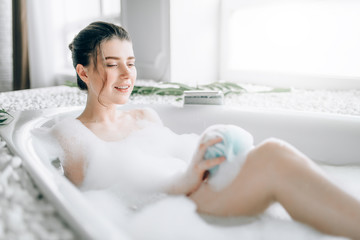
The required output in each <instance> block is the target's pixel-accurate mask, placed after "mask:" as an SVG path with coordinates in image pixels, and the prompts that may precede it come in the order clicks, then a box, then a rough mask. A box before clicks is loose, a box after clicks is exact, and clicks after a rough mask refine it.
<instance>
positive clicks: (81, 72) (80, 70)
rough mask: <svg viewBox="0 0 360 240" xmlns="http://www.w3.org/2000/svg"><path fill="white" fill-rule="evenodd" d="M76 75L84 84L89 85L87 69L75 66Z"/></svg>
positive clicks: (79, 65)
mask: <svg viewBox="0 0 360 240" xmlns="http://www.w3.org/2000/svg"><path fill="white" fill-rule="evenodd" d="M76 73H77V74H78V75H79V77H80V78H81V80H83V81H84V82H85V83H86V84H88V83H89V77H88V72H87V68H85V67H84V66H83V65H82V64H78V65H76Z"/></svg>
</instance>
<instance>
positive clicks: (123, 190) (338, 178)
mask: <svg viewBox="0 0 360 240" xmlns="http://www.w3.org/2000/svg"><path fill="white" fill-rule="evenodd" d="M56 127H60V128H62V129H66V130H65V131H63V134H65V135H66V138H68V139H71V144H69V145H68V147H69V151H70V153H72V154H74V155H75V156H76V155H77V154H79V153H80V152H81V153H82V154H83V156H85V159H87V161H86V177H85V179H84V182H83V184H82V186H81V187H80V190H81V191H82V192H83V194H84V197H85V198H86V199H87V200H88V201H89V202H91V203H92V204H93V206H94V208H96V209H97V210H98V211H100V212H101V213H102V214H104V215H106V216H107V217H108V218H109V220H110V221H112V222H114V223H115V224H117V225H118V226H119V228H122V229H124V231H126V232H127V233H128V234H129V235H130V236H131V237H132V238H134V239H179V240H180V239H181V240H182V239H214V240H215V239H216V240H218V239H240V238H241V239H342V238H338V237H331V236H327V235H324V234H321V233H319V232H317V231H315V230H313V229H312V228H310V227H308V226H306V225H303V224H301V223H298V222H295V221H292V220H291V218H290V217H289V215H288V214H287V213H286V211H285V210H284V209H283V208H282V207H281V206H280V205H279V204H274V205H273V206H271V207H270V208H269V209H268V210H267V211H266V212H265V213H264V214H261V215H259V216H255V217H227V218H221V217H213V216H207V215H202V214H199V213H197V212H196V206H195V204H194V203H193V202H192V201H191V200H190V199H188V198H186V197H185V196H168V195H166V194H164V193H162V190H163V188H164V184H169V183H171V181H174V180H175V177H174V176H176V175H177V174H181V172H183V171H185V169H186V168H187V166H188V163H189V161H190V160H191V159H192V154H193V153H194V151H195V149H196V147H197V145H198V142H199V136H198V135H196V134H191V133H189V134H183V135H178V134H175V133H173V132H172V131H171V130H170V129H168V128H166V127H163V126H160V125H153V124H150V123H148V124H147V125H144V126H143V128H142V129H141V130H137V131H134V132H133V133H132V134H131V135H130V136H128V137H127V138H126V139H124V140H122V141H118V142H105V141H103V140H101V139H100V138H98V137H96V136H95V135H94V134H93V133H92V132H91V131H90V130H88V129H87V128H86V127H85V126H84V125H82V124H81V122H79V121H78V120H74V119H71V120H65V121H63V123H60V124H58V125H57V126H56ZM55 131H56V128H55ZM64 137H65V136H64ZM63 147H64V146H63ZM63 157H64V156H63ZM322 168H323V169H324V170H325V171H326V172H327V173H328V174H329V177H330V179H331V180H333V181H334V182H335V183H336V184H338V185H339V186H340V187H341V188H343V189H344V190H345V191H348V192H349V193H350V194H352V195H354V196H356V197H357V198H359V199H360V188H358V187H357V186H358V184H356V183H359V182H360V174H359V173H360V169H359V167H350V166H347V167H332V166H322Z"/></svg>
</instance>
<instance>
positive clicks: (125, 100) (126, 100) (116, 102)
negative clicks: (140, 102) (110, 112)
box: [115, 98, 129, 105]
mask: <svg viewBox="0 0 360 240" xmlns="http://www.w3.org/2000/svg"><path fill="white" fill-rule="evenodd" d="M128 101H129V98H123V99H118V100H117V101H115V104H118V105H123V104H126V103H127V102H128Z"/></svg>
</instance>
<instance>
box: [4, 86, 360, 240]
mask: <svg viewBox="0 0 360 240" xmlns="http://www.w3.org/2000/svg"><path fill="white" fill-rule="evenodd" d="M137 83H138V84H139V85H143V84H145V83H148V84H149V85H151V86H154V85H156V84H157V83H156V82H151V83H150V82H149V81H147V80H146V81H140V80H137ZM249 86H250V87H246V88H247V89H250V90H249V91H250V92H251V91H259V90H260V91H261V90H263V89H262V88H261V87H260V88H259V87H258V86H252V85H249ZM177 98H178V97H172V96H170V97H167V96H157V95H155V96H140V95H139V96H136V97H132V98H131V102H132V103H135V104H169V103H171V104H174V105H179V106H181V105H182V102H181V101H175V100H176V99H177ZM359 101H360V90H354V89H353V90H347V91H337V90H311V91H305V90H299V89H293V90H292V91H291V92H290V93H271V94H262V93H259V94H254V93H251V94H241V95H236V94H229V95H227V96H226V97H225V99H224V104H225V105H232V106H237V107H240V108H249V107H251V108H258V109H267V110H268V109H282V110H283V109H290V110H299V111H312V112H327V113H340V114H347V115H359V116H360V105H359V104H358V103H359ZM85 103H86V93H84V92H83V91H80V90H79V89H77V88H70V87H65V86H58V87H50V88H39V89H30V90H24V91H13V92H3V93H0V108H3V109H6V110H7V111H10V112H11V111H22V110H28V109H29V110H34V109H41V108H57V107H66V106H83V105H84V104H85ZM299 103H301V104H299ZM5 145H6V144H5V142H4V141H0V174H2V170H3V169H4V168H5V167H6V165H7V164H8V162H9V161H11V159H12V157H13V156H12V154H11V153H10V152H9V150H8V149H7V147H4V146H5ZM14 171H16V172H17V174H18V175H19V177H20V181H14V182H11V184H10V185H9V186H8V188H11V189H15V190H14V191H13V192H14V193H13V195H12V198H11V199H5V198H3V196H4V192H5V191H7V190H6V189H5V188H4V186H2V185H1V184H0V215H1V214H5V212H6V211H11V209H12V208H10V207H9V206H12V205H18V206H20V207H21V208H22V209H23V210H24V211H23V212H24V215H25V216H24V222H25V224H27V225H28V224H30V223H33V222H38V224H43V222H44V221H47V220H48V219H49V218H52V219H56V220H58V221H59V222H61V220H60V219H59V216H58V215H56V213H53V214H48V213H42V212H41V210H42V208H43V206H45V205H51V204H50V203H49V202H47V201H46V200H45V199H41V200H38V198H37V197H38V195H36V194H33V195H31V194H30V193H29V192H28V190H27V187H30V188H33V186H32V185H33V184H32V183H31V184H29V185H27V184H24V183H23V182H24V181H30V182H31V179H30V178H29V177H28V174H27V173H26V171H25V170H24V169H23V168H22V166H19V168H18V169H15V170H14ZM329 171H330V172H331V171H332V170H329ZM344 171H345V170H344ZM354 171H355V170H354ZM335 172H336V171H335ZM346 176H347V174H346V173H344V174H339V176H338V177H336V180H339V179H341V178H342V177H344V178H346ZM358 178H359V174H357V175H354V176H352V179H351V180H349V181H347V180H346V181H344V184H342V187H344V188H345V189H346V188H347V186H348V184H352V186H353V187H351V189H350V190H347V191H350V192H352V191H354V190H356V187H355V186H354V184H353V183H355V182H359V181H360V180H359V179H358ZM24 179H25V180H24ZM32 191H33V190H32ZM357 196H360V194H358V195H357ZM15 199H17V200H15ZM36 203H38V204H36ZM175 207H176V206H175ZM29 209H31V210H29ZM155 214H156V213H155ZM39 216H43V217H41V218H39ZM171 217H172V218H176V217H174V216H171ZM38 218H39V219H40V220H37V219H38ZM149 218H151V216H150V217H149ZM146 220H147V219H146V217H144V222H143V224H144V225H145V226H147V222H146ZM139 221H140V220H139ZM282 224H283V225H282ZM291 224H292V222H290V223H289V222H281V226H280V223H279V226H278V228H279V229H286V230H289V229H288V226H292V225H291ZM273 225H274V224H273ZM164 226H166V225H164ZM270 226H272V225H271V224H269V228H270ZM163 228H164V227H163ZM144 229H147V230H148V231H150V230H149V228H148V227H147V228H144ZM274 229H276V227H274ZM250 230H251V229H250ZM47 231H48V236H49V237H51V238H47V239H69V240H70V239H75V237H74V233H73V232H72V230H70V229H69V228H68V227H67V226H65V225H64V226H63V227H62V228H61V229H57V230H54V231H53V234H51V233H50V230H47ZM134 231H135V230H134ZM138 231H139V234H141V229H138ZM256 231H258V232H261V231H262V229H256ZM269 231H270V230H269ZM305 233H306V231H305ZM259 234H260V233H258V235H259ZM276 234H280V233H279V232H278V233H277V232H274V233H273V234H269V235H267V236H264V239H272V238H274V237H276V236H275V235H276ZM297 234H300V235H301V234H302V232H301V231H296V234H293V235H291V236H290V237H289V239H292V238H293V237H296V235H297ZM54 235H55V236H54ZM174 235H175V234H174ZM144 236H145V239H147V237H148V236H149V235H145V234H144ZM150 236H151V234H150ZM244 236H245V237H246V236H248V237H249V238H250V237H251V231H249V232H248V233H247V234H244ZM0 239H26V240H32V239H34V240H35V239H39V237H38V236H37V235H35V234H34V233H33V232H31V231H25V232H22V233H15V232H11V231H9V228H8V227H7V223H6V222H4V220H3V219H2V218H0ZM221 239H223V238H221ZM303 239H308V238H305V237H304V238H303ZM323 239H340V238H336V237H328V236H327V237H323Z"/></svg>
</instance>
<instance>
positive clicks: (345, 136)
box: [0, 105, 360, 239]
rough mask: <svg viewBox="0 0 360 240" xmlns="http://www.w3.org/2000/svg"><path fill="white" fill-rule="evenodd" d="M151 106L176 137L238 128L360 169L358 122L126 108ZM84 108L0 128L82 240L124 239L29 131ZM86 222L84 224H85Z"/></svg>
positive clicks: (39, 114) (22, 118) (20, 116)
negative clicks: (212, 127)
mask: <svg viewBox="0 0 360 240" xmlns="http://www.w3.org/2000/svg"><path fill="white" fill-rule="evenodd" d="M134 107H135V108H138V107H152V108H153V109H155V110H156V111H157V112H158V113H159V115H160V117H161V118H162V120H163V122H164V124H165V125H166V126H168V127H169V128H171V129H172V130H173V131H175V132H177V133H190V132H195V133H201V132H202V131H203V130H204V129H205V128H206V127H208V126H209V125H212V124H216V123H223V124H236V125H239V126H241V127H243V128H245V129H247V130H248V131H249V132H251V133H252V134H253V136H254V139H255V143H259V142H261V141H262V140H264V139H266V138H269V137H276V138H281V139H284V140H286V141H288V142H289V143H291V144H293V145H294V146H296V147H297V148H298V149H299V150H301V151H302V152H304V153H305V154H306V155H308V156H309V157H310V158H312V159H313V160H315V161H318V162H323V163H328V164H333V165H348V164H352V165H360V149H359V146H360V117H359V116H340V115H332V114H323V113H321V114H320V113H304V112H290V111H283V112H280V111H277V112H274V111H255V110H249V109H247V110H245V109H238V108H232V107H229V106H202V105H189V106H184V107H175V106H168V105H156V106H154V105H151V106H145V105H126V106H124V107H122V108H126V109H127V108H134ZM81 110H82V107H71V108H59V109H47V110H33V111H23V112H17V113H14V114H13V116H14V117H15V119H14V121H12V122H11V123H10V124H9V125H8V126H6V127H3V128H1V129H0V135H1V136H2V137H3V138H4V139H5V140H6V142H7V143H8V146H9V147H10V149H11V150H12V151H13V153H15V154H17V155H19V156H20V157H21V158H22V159H23V161H24V162H23V164H24V166H25V168H26V169H27V170H28V172H29V173H30V175H31V176H32V177H33V179H34V181H35V182H36V184H37V185H38V187H39V188H40V189H41V191H42V192H43V194H44V195H46V197H47V198H48V199H49V200H50V201H51V202H53V203H54V206H55V207H56V208H57V209H58V211H59V213H60V215H62V217H63V218H64V219H65V220H66V221H67V222H68V224H69V225H70V226H72V227H73V228H74V229H75V230H76V231H77V232H78V234H79V235H80V236H81V237H82V238H83V239H127V236H126V234H125V233H124V232H123V231H122V230H121V229H119V228H118V227H116V226H114V225H113V224H112V223H111V222H109V221H108V219H107V218H106V217H105V216H102V215H101V214H99V213H98V212H96V211H95V210H93V209H92V208H91V206H90V205H89V203H88V202H87V201H86V200H85V199H84V198H83V196H82V193H81V192H80V191H79V190H78V189H77V188H76V187H74V186H73V185H72V184H71V183H70V182H69V181H68V180H67V179H66V178H65V177H63V176H62V175H60V174H59V173H58V171H56V170H55V168H54V167H53V166H52V165H51V164H50V160H51V159H48V156H47V155H45V154H43V151H42V146H36V144H34V143H35V142H36V141H35V140H34V137H33V136H32V134H31V130H32V129H34V128H38V127H50V126H52V125H53V124H54V123H55V122H56V121H58V120H59V119H62V118H64V117H70V116H72V117H76V116H78V115H79V113H80V112H81ZM85 219H86V221H84V220H85Z"/></svg>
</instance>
